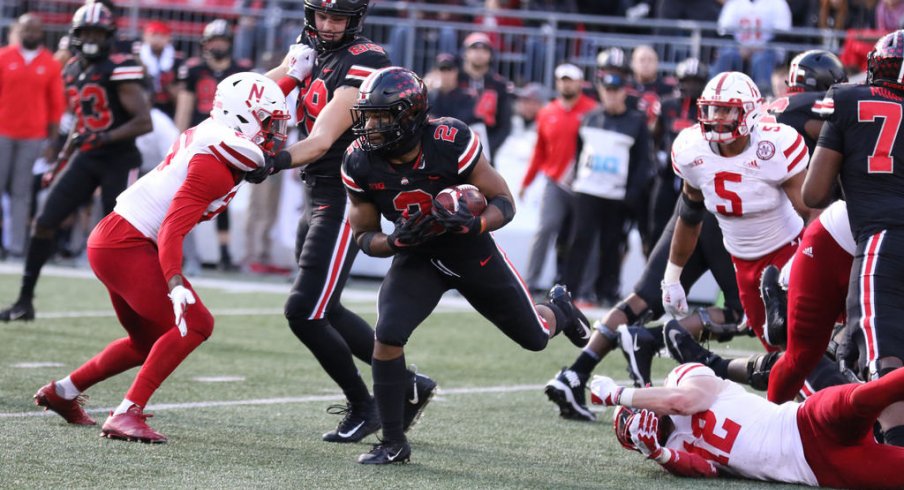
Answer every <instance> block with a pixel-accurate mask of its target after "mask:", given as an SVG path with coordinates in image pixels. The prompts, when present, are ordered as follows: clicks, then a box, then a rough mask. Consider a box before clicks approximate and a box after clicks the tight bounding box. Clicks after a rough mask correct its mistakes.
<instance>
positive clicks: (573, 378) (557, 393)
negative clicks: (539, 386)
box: [543, 368, 596, 422]
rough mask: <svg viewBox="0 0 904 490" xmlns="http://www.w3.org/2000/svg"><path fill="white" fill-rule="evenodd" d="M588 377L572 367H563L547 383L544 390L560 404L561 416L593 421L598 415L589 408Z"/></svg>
mask: <svg viewBox="0 0 904 490" xmlns="http://www.w3.org/2000/svg"><path fill="white" fill-rule="evenodd" d="M586 383H587V380H586V379H582V378H581V376H580V375H578V373H576V372H574V371H572V370H571V369H566V368H562V370H561V371H559V374H557V375H556V377H555V378H553V379H551V380H549V383H546V388H545V389H544V390H543V391H544V392H545V393H546V397H547V398H549V401H551V402H553V403H555V404H556V405H558V406H559V416H561V417H562V418H563V419H571V420H583V421H587V422H593V421H595V420H596V415H594V413H593V412H591V411H590V410H588V409H587V400H586V398H585V397H584V390H585V389H586V388H585V387H586Z"/></svg>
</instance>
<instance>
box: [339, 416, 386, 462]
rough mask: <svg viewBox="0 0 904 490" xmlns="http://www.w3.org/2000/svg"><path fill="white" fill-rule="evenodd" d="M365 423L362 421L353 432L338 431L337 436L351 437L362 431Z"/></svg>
mask: <svg viewBox="0 0 904 490" xmlns="http://www.w3.org/2000/svg"><path fill="white" fill-rule="evenodd" d="M364 422H365V421H364V420H362V421H361V423H360V424H358V425H356V426H355V428H354V429H352V430H350V431H348V432H338V431H337V432H336V434H338V435H339V437H342V438H347V437H351V435H352V434H354V433H355V432H358V429H360V428H361V426H362V425H364ZM396 456H398V454H397V455H396Z"/></svg>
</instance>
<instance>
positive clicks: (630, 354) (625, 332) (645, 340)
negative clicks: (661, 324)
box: [615, 325, 659, 388]
mask: <svg viewBox="0 0 904 490" xmlns="http://www.w3.org/2000/svg"><path fill="white" fill-rule="evenodd" d="M615 331H616V332H618V338H619V347H621V350H622V354H624V355H625V360H626V361H628V374H629V375H631V379H633V380H634V386H636V387H638V388H640V387H643V386H652V384H653V383H652V381H651V380H650V371H651V370H652V367H653V356H655V355H656V352H657V351H658V350H659V349H658V348H657V346H656V338H655V337H653V334H651V333H650V331H649V330H647V329H646V328H644V327H639V326H637V325H630V326H628V325H619V326H618V328H617V329H615Z"/></svg>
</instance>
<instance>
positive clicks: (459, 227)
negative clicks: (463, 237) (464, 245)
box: [433, 199, 482, 235]
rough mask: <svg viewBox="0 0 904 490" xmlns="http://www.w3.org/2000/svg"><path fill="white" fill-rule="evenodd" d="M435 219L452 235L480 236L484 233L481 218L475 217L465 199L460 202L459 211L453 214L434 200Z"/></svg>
mask: <svg viewBox="0 0 904 490" xmlns="http://www.w3.org/2000/svg"><path fill="white" fill-rule="evenodd" d="M433 217H435V218H436V221H437V222H438V223H439V224H441V225H443V228H445V229H447V230H449V231H451V232H452V233H461V234H468V235H479V234H480V232H481V231H482V230H481V228H482V226H481V220H480V216H474V215H472V214H471V211H470V210H469V209H468V205H467V204H466V203H465V201H464V200H463V199H459V200H458V211H456V212H454V213H453V212H452V211H449V210H448V209H446V208H445V207H443V205H442V204H440V203H439V202H438V201H437V200H436V199H434V200H433Z"/></svg>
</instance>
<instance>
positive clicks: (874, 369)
mask: <svg viewBox="0 0 904 490" xmlns="http://www.w3.org/2000/svg"><path fill="white" fill-rule="evenodd" d="M902 365H904V363H902V362H901V360H900V359H898V358H896V357H885V358H882V359H876V360H875V361H873V362H872V363H870V366H869V379H871V380H873V379H879V378H881V377H882V376H885V375H886V374H888V373H890V372H892V371H894V370H896V369H898V368H899V367H901V366H902Z"/></svg>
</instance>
